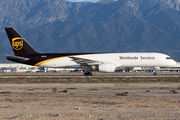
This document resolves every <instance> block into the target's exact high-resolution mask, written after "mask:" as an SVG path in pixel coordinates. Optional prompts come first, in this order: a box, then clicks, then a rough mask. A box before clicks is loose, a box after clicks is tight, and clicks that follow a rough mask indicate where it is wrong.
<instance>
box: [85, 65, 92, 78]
mask: <svg viewBox="0 0 180 120" xmlns="http://www.w3.org/2000/svg"><path fill="white" fill-rule="evenodd" d="M91 71H92V67H91V66H87V71H86V72H85V73H84V76H92V73H91Z"/></svg>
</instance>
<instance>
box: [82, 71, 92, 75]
mask: <svg viewBox="0 0 180 120" xmlns="http://www.w3.org/2000/svg"><path fill="white" fill-rule="evenodd" d="M84 76H92V73H91V72H85V73H84Z"/></svg>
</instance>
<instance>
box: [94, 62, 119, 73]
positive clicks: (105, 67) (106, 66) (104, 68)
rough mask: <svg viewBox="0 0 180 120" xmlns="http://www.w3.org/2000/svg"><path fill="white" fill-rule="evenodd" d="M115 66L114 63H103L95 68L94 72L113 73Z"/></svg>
mask: <svg viewBox="0 0 180 120" xmlns="http://www.w3.org/2000/svg"><path fill="white" fill-rule="evenodd" d="M115 68H116V64H114V63H103V64H100V65H96V66H95V70H96V71H100V72H114V70H115Z"/></svg>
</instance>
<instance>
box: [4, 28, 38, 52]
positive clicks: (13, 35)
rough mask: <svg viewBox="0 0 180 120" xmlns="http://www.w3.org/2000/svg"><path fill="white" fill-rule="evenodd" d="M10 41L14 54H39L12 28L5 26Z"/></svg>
mask: <svg viewBox="0 0 180 120" xmlns="http://www.w3.org/2000/svg"><path fill="white" fill-rule="evenodd" d="M5 30H6V33H7V35H8V38H9V41H10V43H11V46H12V49H13V51H14V54H15V55H16V56H25V55H28V54H39V53H38V52H37V51H36V50H34V49H33V48H32V47H31V46H30V45H29V43H28V42H27V41H26V40H25V39H24V38H22V37H21V35H19V34H18V33H17V32H16V30H14V28H5Z"/></svg>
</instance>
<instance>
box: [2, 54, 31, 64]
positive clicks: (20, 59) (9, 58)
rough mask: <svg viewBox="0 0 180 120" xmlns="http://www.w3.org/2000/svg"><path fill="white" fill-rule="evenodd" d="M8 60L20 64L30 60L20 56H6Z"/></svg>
mask: <svg viewBox="0 0 180 120" xmlns="http://www.w3.org/2000/svg"><path fill="white" fill-rule="evenodd" d="M5 56H6V59H8V60H11V61H19V62H24V61H27V60H29V58H25V57H19V56H12V55H5Z"/></svg>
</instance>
